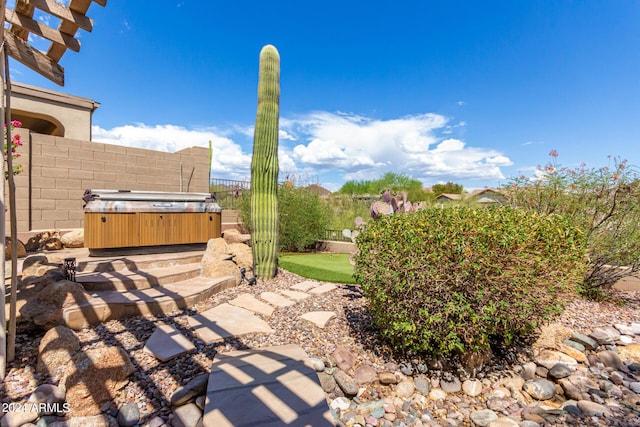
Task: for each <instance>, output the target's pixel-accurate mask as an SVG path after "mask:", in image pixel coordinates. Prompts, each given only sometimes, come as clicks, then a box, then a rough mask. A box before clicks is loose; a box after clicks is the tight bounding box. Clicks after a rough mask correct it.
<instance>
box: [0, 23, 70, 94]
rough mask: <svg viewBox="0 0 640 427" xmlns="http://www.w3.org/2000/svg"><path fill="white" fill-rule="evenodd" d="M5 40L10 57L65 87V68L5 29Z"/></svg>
mask: <svg viewBox="0 0 640 427" xmlns="http://www.w3.org/2000/svg"><path fill="white" fill-rule="evenodd" d="M4 38H5V46H6V47H7V52H8V53H9V56H11V57H12V58H13V59H15V60H16V61H18V62H20V63H21V64H23V65H25V66H27V67H29V68H31V69H32V70H33V71H35V72H37V73H39V74H41V75H43V76H44V77H46V78H48V79H49V80H51V81H52V82H54V83H56V84H58V85H60V86H64V68H62V66H60V65H59V64H58V62H57V61H54V60H52V59H51V58H48V57H47V56H46V55H45V54H43V53H42V52H40V51H39V50H37V49H34V48H32V47H31V46H29V45H28V44H27V42H26V41H24V40H22V39H21V38H20V37H18V36H17V35H15V34H13V33H12V32H11V31H8V30H7V29H6V28H5V29H4Z"/></svg>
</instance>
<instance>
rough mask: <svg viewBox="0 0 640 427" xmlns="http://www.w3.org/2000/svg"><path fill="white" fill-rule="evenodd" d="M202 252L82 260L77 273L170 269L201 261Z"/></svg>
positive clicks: (79, 261)
mask: <svg viewBox="0 0 640 427" xmlns="http://www.w3.org/2000/svg"><path fill="white" fill-rule="evenodd" d="M202 255H203V251H190V252H181V253H159V254H146V255H137V256H123V257H98V258H88V257H86V258H84V259H81V260H78V261H77V264H76V270H77V271H78V272H86V273H90V272H106V271H120V270H146V269H149V268H159V267H171V266H174V265H182V264H193V263H196V262H200V260H202Z"/></svg>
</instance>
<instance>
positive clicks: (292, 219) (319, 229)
mask: <svg viewBox="0 0 640 427" xmlns="http://www.w3.org/2000/svg"><path fill="white" fill-rule="evenodd" d="M250 198H251V197H250V195H249V192H245V193H244V194H243V195H242V199H241V202H240V206H239V208H240V209H239V212H240V217H241V219H242V222H243V223H244V224H245V226H247V225H249V224H251V207H250ZM278 216H279V221H280V223H279V234H278V242H279V243H278V245H279V248H280V250H282V251H292V252H295V251H303V250H305V249H308V248H310V247H312V246H313V245H314V244H315V243H316V241H318V240H320V239H322V237H323V234H324V230H325V229H327V228H328V226H329V222H330V220H331V216H332V213H331V209H330V208H329V206H328V204H327V203H326V202H325V201H324V200H321V199H320V198H319V197H318V195H317V194H316V193H314V192H312V191H310V190H308V189H306V188H294V187H293V186H290V185H280V186H279V188H278ZM249 231H250V232H251V231H252V230H251V229H250V230H249Z"/></svg>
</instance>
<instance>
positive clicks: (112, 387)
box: [64, 344, 134, 416]
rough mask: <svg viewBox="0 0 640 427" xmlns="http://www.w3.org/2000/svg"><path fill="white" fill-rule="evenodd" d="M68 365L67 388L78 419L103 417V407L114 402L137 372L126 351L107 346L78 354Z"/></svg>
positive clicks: (72, 409) (74, 413)
mask: <svg viewBox="0 0 640 427" xmlns="http://www.w3.org/2000/svg"><path fill="white" fill-rule="evenodd" d="M68 366H69V372H67V374H66V375H65V376H66V379H65V384H64V385H65V388H66V390H67V395H66V400H67V402H68V403H69V404H70V406H71V413H72V414H73V415H74V416H78V415H80V416H87V415H98V414H100V412H101V409H100V404H102V403H103V402H107V401H111V400H113V398H114V397H115V396H116V395H117V391H118V390H120V389H122V388H123V387H124V386H125V384H126V382H127V377H128V376H129V375H131V374H132V373H133V371H134V367H133V364H132V363H131V360H129V356H128V355H127V353H125V351H124V350H123V349H122V348H120V347H108V346H106V345H104V344H101V345H99V346H97V347H95V348H92V349H90V350H86V351H85V352H80V353H77V354H76V355H75V356H74V357H73V364H70V365H68Z"/></svg>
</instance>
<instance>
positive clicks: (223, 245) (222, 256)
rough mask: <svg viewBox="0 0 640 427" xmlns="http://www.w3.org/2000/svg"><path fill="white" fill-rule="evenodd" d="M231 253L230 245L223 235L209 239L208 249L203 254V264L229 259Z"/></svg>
mask: <svg viewBox="0 0 640 427" xmlns="http://www.w3.org/2000/svg"><path fill="white" fill-rule="evenodd" d="M229 255H230V254H229V246H228V245H227V242H226V241H225V240H224V239H223V238H222V237H218V238H216V239H209V241H208V242H207V249H206V250H205V251H204V254H203V255H202V265H203V266H204V265H207V264H212V263H215V262H217V261H221V260H228V259H229Z"/></svg>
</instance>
